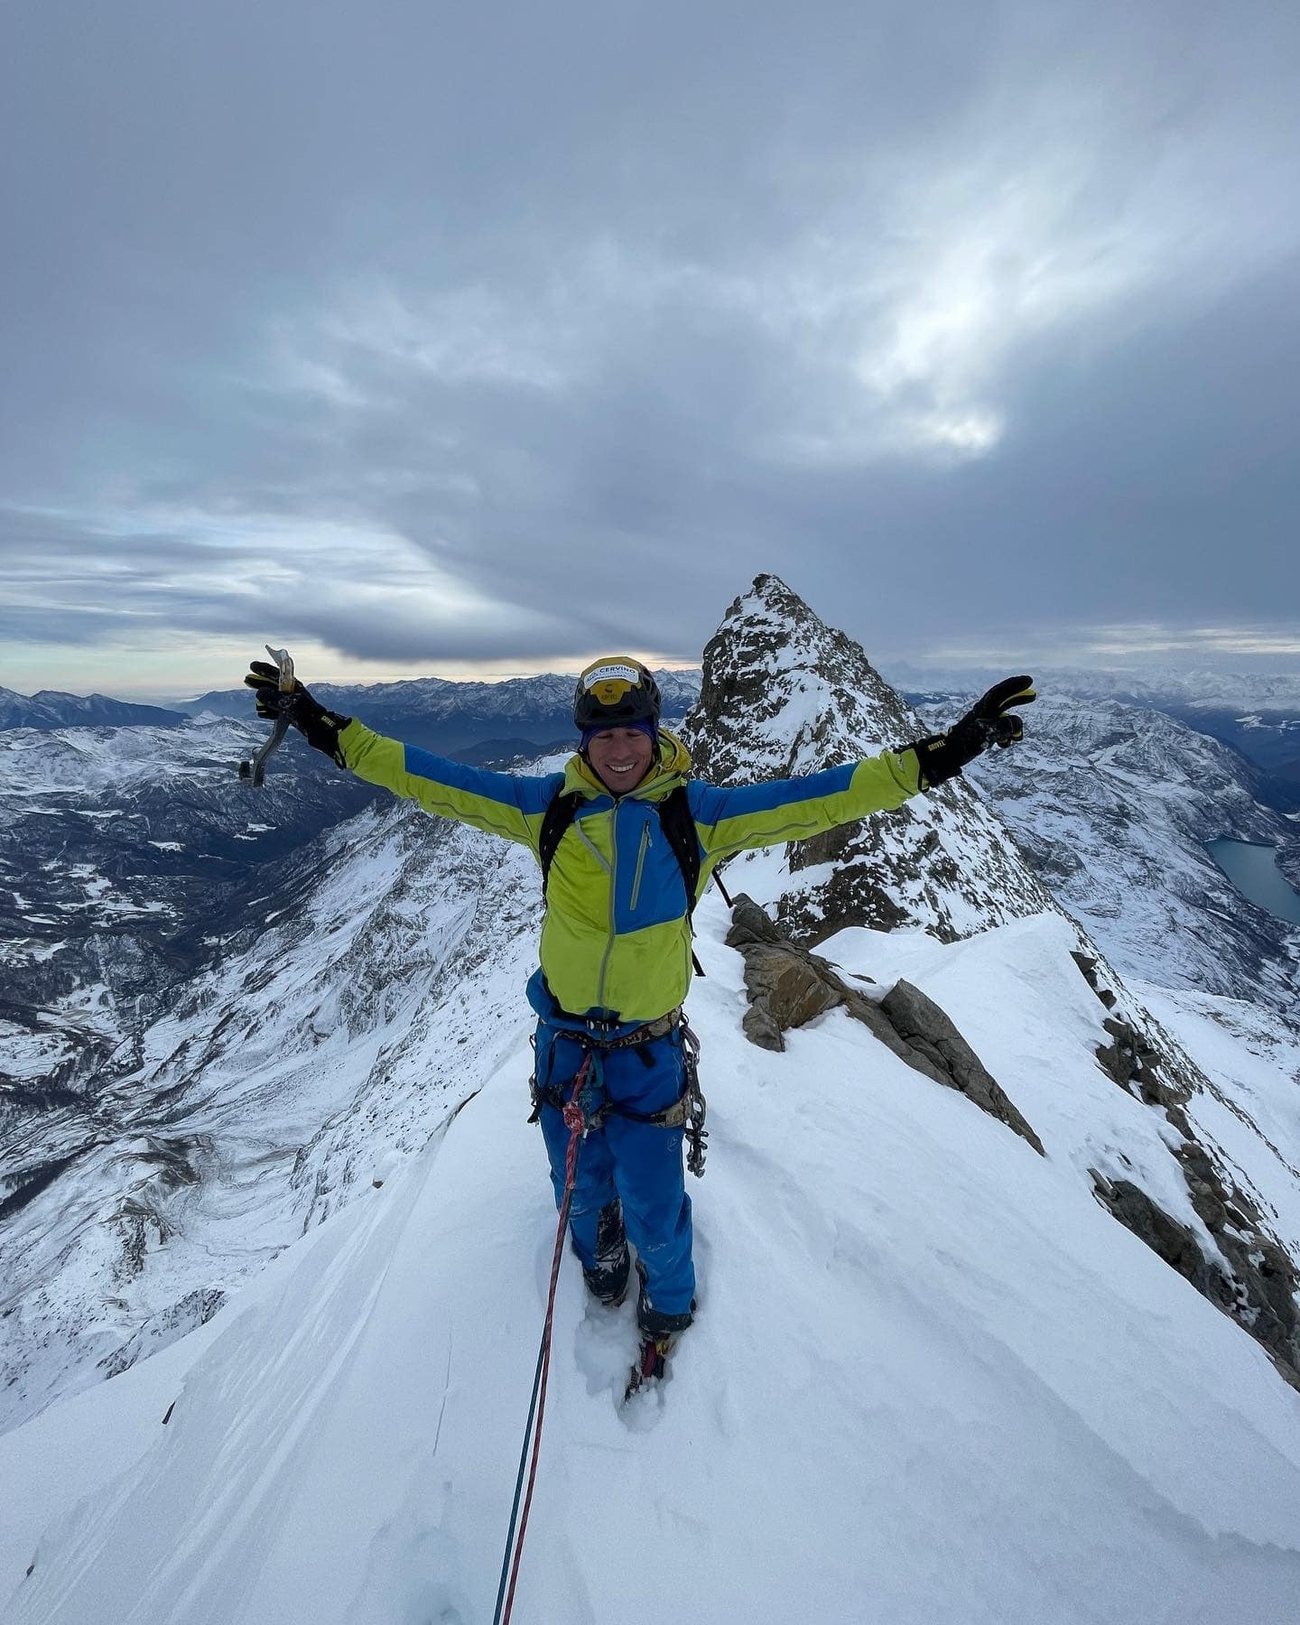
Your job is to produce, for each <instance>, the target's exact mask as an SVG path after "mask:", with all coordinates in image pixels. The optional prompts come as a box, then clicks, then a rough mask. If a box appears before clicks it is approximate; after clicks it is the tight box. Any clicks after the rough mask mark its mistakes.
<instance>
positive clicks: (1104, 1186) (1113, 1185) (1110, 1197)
mask: <svg viewBox="0 0 1300 1625" xmlns="http://www.w3.org/2000/svg"><path fill="white" fill-rule="evenodd" d="M1088 1171H1089V1173H1090V1174H1091V1175H1092V1182H1093V1186H1094V1189H1095V1192H1096V1195H1097V1198H1098V1200H1099V1201H1100V1202H1101V1204H1102V1206H1103V1207H1105V1208H1108V1209H1109V1210H1110V1212H1111V1213H1112V1214H1114V1216H1115V1217H1116V1218H1117V1219H1118V1220H1119V1222H1120V1223H1121V1224H1122V1225H1123V1226H1124V1227H1125V1229H1127V1230H1131V1231H1132V1232H1133V1234H1134V1235H1135V1236H1136V1237H1137V1238H1138V1240H1139V1241H1142V1242H1145V1243H1146V1245H1147V1246H1148V1247H1150V1249H1151V1251H1152V1252H1153V1253H1155V1254H1156V1255H1157V1257H1159V1258H1162V1259H1164V1261H1165V1263H1166V1264H1168V1265H1169V1267H1170V1269H1175V1270H1177V1271H1178V1273H1179V1274H1180V1275H1181V1276H1184V1277H1185V1278H1186V1279H1187V1280H1189V1281H1190V1282H1191V1283H1192V1285H1193V1286H1194V1287H1195V1288H1196V1290H1197V1291H1198V1292H1200V1293H1201V1294H1202V1295H1203V1296H1205V1297H1207V1298H1209V1299H1210V1301H1211V1302H1212V1303H1215V1304H1217V1305H1218V1307H1219V1308H1220V1309H1229V1308H1230V1307H1231V1305H1232V1303H1233V1301H1234V1299H1235V1297H1236V1294H1235V1292H1234V1291H1233V1288H1232V1283H1231V1282H1230V1281H1229V1280H1228V1278H1227V1276H1226V1275H1225V1274H1224V1273H1223V1272H1222V1271H1220V1270H1217V1269H1215V1268H1214V1267H1213V1266H1212V1265H1211V1264H1210V1263H1209V1262H1208V1261H1207V1260H1206V1257H1205V1254H1204V1253H1203V1252H1202V1251H1201V1245H1200V1243H1199V1242H1198V1241H1197V1239H1196V1237H1195V1236H1194V1235H1193V1233H1192V1232H1191V1230H1190V1229H1188V1227H1187V1226H1186V1225H1185V1224H1179V1222H1178V1221H1177V1219H1172V1218H1170V1216H1169V1214H1167V1213H1166V1212H1165V1210H1164V1209H1163V1208H1162V1207H1161V1206H1160V1205H1159V1203H1157V1202H1156V1201H1155V1200H1154V1198H1153V1197H1151V1196H1149V1195H1148V1194H1147V1192H1146V1191H1144V1190H1143V1189H1142V1187H1141V1186H1140V1185H1135V1184H1134V1183H1133V1182H1132V1180H1130V1179H1116V1180H1109V1179H1107V1178H1105V1176H1104V1175H1102V1174H1100V1173H1098V1172H1097V1170H1096V1169H1095V1168H1090V1169H1089V1170H1088Z"/></svg>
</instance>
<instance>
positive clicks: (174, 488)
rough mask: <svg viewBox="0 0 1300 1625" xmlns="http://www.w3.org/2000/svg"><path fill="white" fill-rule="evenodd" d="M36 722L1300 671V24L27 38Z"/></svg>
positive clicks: (395, 30)
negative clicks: (1007, 676) (373, 686)
mask: <svg viewBox="0 0 1300 1625" xmlns="http://www.w3.org/2000/svg"><path fill="white" fill-rule="evenodd" d="M4 19H5V20H4V22H3V24H2V25H0V27H2V28H3V35H4V38H3V40H2V41H0V81H3V82H0V124H2V125H3V128H0V190H2V193H3V198H2V202H3V220H4V223H5V238H6V251H5V253H4V255H3V257H2V259H0V298H2V304H0V309H2V310H3V319H2V321H0V333H2V334H3V338H2V341H0V344H2V349H0V684H3V685H4V686H7V687H10V688H17V689H19V690H21V691H23V692H29V691H31V690H33V689H36V688H40V687H55V688H70V689H74V690H77V691H82V692H84V691H87V690H89V689H92V688H95V689H99V690H102V691H105V692H108V693H117V694H123V695H128V694H132V693H137V694H163V693H172V694H181V693H185V692H197V691H200V690H202V689H204V688H209V687H214V686H221V687H227V686H233V685H234V684H235V683H236V682H237V681H238V678H239V675H240V672H241V670H242V667H243V663H244V661H245V660H246V658H247V657H248V656H249V655H250V654H252V653H256V652H257V651H258V650H259V648H260V646H261V644H262V643H264V642H266V641H271V642H273V643H284V644H287V645H288V646H289V647H290V648H291V649H293V650H294V651H295V653H296V654H297V656H298V661H299V667H300V670H301V671H302V672H303V673H304V675H306V676H307V677H308V678H310V677H311V676H312V675H313V674H314V675H317V676H319V677H326V676H329V677H351V678H354V679H363V680H364V679H366V678H369V677H376V678H377V677H387V676H395V675H415V674H419V673H426V672H437V673H440V674H443V675H447V676H458V675H467V674H470V673H477V674H504V673H508V672H517V671H535V670H539V669H548V668H549V669H573V668H574V667H576V665H578V664H579V663H581V661H582V660H583V659H584V658H587V657H590V656H591V655H592V654H594V653H599V652H603V651H606V650H612V649H624V648H627V649H634V650H638V651H640V652H643V653H646V654H650V655H657V656H661V657H666V658H668V659H670V660H679V661H694V660H696V659H697V658H698V655H699V651H700V648H701V646H702V644H703V642H704V641H705V640H706V639H707V637H708V636H709V634H710V633H711V632H712V630H713V628H714V627H715V626H716V624H717V622H718V620H719V618H720V617H721V615H722V613H723V612H724V610H725V609H726V606H727V604H728V603H729V602H730V600H731V599H732V598H733V597H734V596H735V595H736V593H737V592H739V591H741V590H743V589H744V587H745V586H746V585H747V583H748V581H749V579H750V577H752V576H753V575H754V573H755V572H756V571H758V570H774V571H776V572H777V573H779V574H780V575H782V576H783V577H784V578H785V579H786V580H787V581H788V582H789V583H790V584H791V585H792V586H793V587H794V588H795V589H796V590H797V591H799V592H800V593H802V594H803V596H804V597H805V598H807V599H808V601H809V602H810V603H811V604H812V605H813V607H814V608H815V609H817V610H818V611H819V612H820V613H821V614H822V615H823V616H824V617H825V618H826V619H828V620H830V621H832V622H833V623H834V624H837V625H839V626H841V627H843V628H844V629H845V630H847V631H849V632H850V633H852V634H853V635H854V636H855V637H857V638H860V639H861V640H862V641H863V642H864V643H865V644H866V646H867V648H868V650H869V652H870V653H872V654H873V656H874V657H876V658H877V659H878V660H879V661H880V662H881V663H882V664H884V665H885V667H886V669H888V665H889V663H890V661H902V660H906V661H908V662H910V663H913V664H915V663H917V662H918V661H923V660H926V659H934V660H935V661H937V662H939V663H941V664H944V663H952V662H957V661H960V660H963V659H970V660H979V661H981V662H988V661H992V662H993V663H997V662H998V661H1000V660H1002V659H1003V658H1006V659H1007V660H1010V661H1012V662H1013V663H1015V664H1016V665H1019V664H1020V663H1021V662H1022V661H1026V662H1027V661H1031V660H1034V661H1038V662H1040V663H1041V662H1042V661H1044V660H1048V659H1050V660H1053V661H1054V662H1055V663H1057V664H1061V663H1064V662H1065V661H1067V660H1083V661H1088V660H1093V661H1106V662H1114V663H1124V662H1126V661H1128V660H1131V659H1133V658H1142V657H1144V656H1146V657H1151V656H1158V657H1160V658H1162V659H1166V660H1167V661H1168V662H1169V663H1177V664H1192V663H1195V662H1199V661H1200V660H1202V659H1205V658H1217V659H1220V660H1226V661H1228V663H1230V664H1234V663H1235V664H1237V665H1239V666H1246V665H1250V664H1255V665H1258V664H1259V663H1260V662H1264V663H1268V664H1276V665H1280V666H1290V667H1293V668H1294V667H1296V666H1300V562H1298V560H1300V546H1297V541H1298V539H1300V538H1298V537H1297V520H1296V515H1297V511H1300V455H1298V450H1300V448H1298V446H1297V440H1298V438H1300V436H1298V433H1297V426H1298V425H1300V328H1298V325H1297V311H1298V310H1300V96H1298V95H1297V93H1296V83H1297V73H1298V71H1300V7H1297V6H1296V5H1295V4H1294V0H1251V3H1250V4H1247V5H1237V6H1228V5H1223V4H1219V3H1215V4H1206V3H1202V0H1138V3H1134V0H1122V3H1114V0H1067V3H1059V4H1058V3H1053V0H1033V3H1032V4H1024V5H1022V4H1018V3H1014V0H1007V3H1001V4H988V3H985V0H961V3H957V0H941V3H938V4H931V5H925V4H918V3H917V0H906V3H904V4H894V3H892V0H891V3H885V4H879V3H867V0H843V3H841V0H801V3H800V4H799V5H793V4H779V3H776V0H748V3H744V4H742V3H739V0H727V3H721V0H692V3H690V4H681V3H678V0H656V3H655V4H649V3H641V0H581V3H579V0H548V3H547V4H538V3H537V0H515V3H511V4H504V3H501V0H476V3H473V4H460V3H447V0H442V3H431V0H366V3H365V4H364V5H363V4H361V3H360V0H310V3H309V0H222V3H221V4H213V3H202V4H201V3H200V0H115V3H114V4H112V5H98V6H92V5H87V4H85V3H84V0H82V3H73V0H14V3H11V4H10V5H9V6H7V7H6V8H5V13H4Z"/></svg>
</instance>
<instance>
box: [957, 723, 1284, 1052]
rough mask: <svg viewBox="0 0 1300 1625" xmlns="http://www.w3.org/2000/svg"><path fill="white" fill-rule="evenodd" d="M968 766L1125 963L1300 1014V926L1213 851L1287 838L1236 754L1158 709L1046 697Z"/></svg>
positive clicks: (1181, 983)
mask: <svg viewBox="0 0 1300 1625" xmlns="http://www.w3.org/2000/svg"><path fill="white" fill-rule="evenodd" d="M926 715H927V717H928V718H929V721H930V725H931V726H932V727H933V726H936V725H937V721H936V716H935V713H932V712H929V711H927V713H926ZM966 771H967V775H968V777H969V778H970V779H971V781H972V783H974V784H975V785H977V786H978V787H979V789H980V790H981V791H982V792H983V793H984V794H985V795H986V796H987V797H988V799H989V800H990V801H991V802H992V803H993V804H994V806H995V807H996V808H997V810H998V812H999V813H1000V814H1001V815H1002V817H1003V819H1004V820H1005V821H1006V822H1007V823H1008V824H1009V825H1010V826H1011V828H1012V830H1013V831H1014V832H1015V836H1016V840H1017V842H1018V843H1019V845H1020V848H1021V850H1022V851H1023V852H1024V853H1025V854H1026V856H1027V857H1028V859H1029V861H1030V862H1031V863H1032V864H1033V866H1034V868H1035V870H1036V871H1037V873H1038V875H1039V876H1040V877H1041V878H1042V879H1043V880H1045V881H1046V882H1047V884H1048V885H1050V886H1051V888H1052V890H1053V892H1054V893H1055V895H1056V896H1057V897H1058V898H1059V899H1060V900H1061V902H1063V903H1064V904H1065V905H1066V907H1067V908H1069V909H1070V911H1071V912H1072V913H1073V914H1075V915H1076V916H1077V917H1078V918H1079V919H1080V920H1082V921H1083V922H1084V923H1085V924H1086V926H1087V927H1088V930H1089V931H1090V933H1091V934H1092V936H1093V937H1094V938H1095V940H1096V941H1097V942H1098V943H1100V944H1101V946H1102V947H1103V948H1104V949H1105V951H1106V953H1107V955H1108V957H1109V958H1110V959H1111V960H1112V962H1113V963H1114V964H1116V965H1117V966H1118V967H1119V968H1120V969H1121V970H1122V971H1124V972H1125V973H1131V974H1133V975H1137V976H1143V977H1146V978H1147V979H1148V980H1152V981H1158V982H1161V983H1163V984H1165V985H1166V986H1169V987H1180V988H1200V989H1202V990H1204V991H1205V992H1208V993H1217V994H1221V995H1223V996H1225V997H1229V998H1237V999H1253V1000H1257V1001H1259V1002H1262V1003H1266V1004H1268V1005H1269V1006H1270V1007H1271V1008H1272V1009H1274V1010H1276V1011H1278V1012H1279V1013H1280V1014H1282V1015H1283V1016H1284V1017H1288V1016H1289V1017H1290V1018H1291V1019H1292V1020H1294V1019H1295V1016H1296V1010H1297V1007H1298V1006H1300V931H1297V930H1296V929H1295V927H1293V926H1288V925H1287V924H1286V922H1285V921H1282V920H1279V919H1278V918H1277V917H1276V916H1274V915H1271V914H1268V913H1266V912H1265V911H1264V910H1263V909H1259V908H1256V907H1255V906H1254V905H1253V904H1251V903H1248V902H1247V901H1246V900H1245V899H1244V898H1243V897H1242V896H1241V895H1240V893H1239V892H1237V890H1236V889H1235V888H1234V887H1233V885H1232V884H1231V882H1230V881H1229V880H1228V879H1227V877H1226V876H1225V875H1224V873H1223V871H1222V870H1221V869H1220V868H1219V867H1218V865H1217V864H1216V863H1215V862H1214V861H1213V859H1211V858H1210V856H1209V854H1208V853H1207V852H1206V850H1205V847H1204V842H1205V841H1207V840H1210V839H1212V838H1214V837H1215V836H1219V835H1230V836H1233V837H1234V838H1236V839H1237V840H1243V841H1260V842H1265V843H1268V844H1274V845H1276V844H1279V843H1285V842H1286V840H1287V839H1288V838H1289V834H1290V826H1289V825H1288V824H1287V822H1286V820H1285V819H1284V818H1283V817H1282V816H1281V815H1279V814H1278V813H1276V812H1273V811H1272V810H1270V809H1269V808H1267V807H1264V806H1261V805H1260V804H1259V803H1258V802H1257V801H1256V800H1255V798H1254V793H1253V792H1254V788H1255V786H1254V780H1255V778H1256V774H1255V773H1254V771H1253V770H1252V769H1251V768H1250V767H1249V766H1248V764H1247V763H1246V762H1244V761H1243V760H1242V758H1241V757H1240V756H1239V755H1237V753H1236V752H1235V751H1231V750H1229V749H1227V748H1226V747H1225V746H1223V745H1221V744H1219V743H1218V742H1217V741H1216V740H1213V739H1210V738H1207V737H1206V736H1205V735H1204V734H1200V733H1197V732H1195V731H1194V730H1193V729H1191V728H1188V727H1185V726H1184V725H1183V724H1182V723H1179V722H1176V721H1175V720H1174V719H1173V718H1171V717H1167V716H1164V715H1162V714H1161V713H1160V712H1158V711H1148V710H1141V709H1139V708H1137V707H1135V706H1131V705H1123V704H1120V703H1119V702H1117V701H1102V700H1093V701H1085V700H1076V699H1072V698H1067V697H1065V696H1062V695H1057V694H1051V693H1046V694H1043V695H1042V696H1041V697H1040V698H1039V700H1038V701H1037V703H1036V704H1035V705H1034V706H1033V707H1032V709H1031V710H1030V712H1029V713H1028V714H1027V716H1026V719H1025V739H1024V740H1023V742H1022V743H1021V744H1019V745H1017V746H1016V747H1015V749H1014V750H1009V751H1005V752H1003V751H991V752H989V753H988V755H986V756H984V757H982V758H980V760H979V761H978V762H974V763H972V764H971V766H970V767H969V768H968V769H967V770H966Z"/></svg>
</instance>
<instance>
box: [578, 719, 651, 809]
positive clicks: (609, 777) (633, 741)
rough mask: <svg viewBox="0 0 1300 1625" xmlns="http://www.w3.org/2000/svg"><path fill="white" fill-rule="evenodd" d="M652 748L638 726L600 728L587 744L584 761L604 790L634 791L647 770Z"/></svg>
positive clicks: (621, 792) (645, 734)
mask: <svg viewBox="0 0 1300 1625" xmlns="http://www.w3.org/2000/svg"><path fill="white" fill-rule="evenodd" d="M654 755H655V747H654V742H653V740H652V739H651V738H650V735H649V734H647V733H644V732H643V731H642V730H641V729H640V728H603V729H602V730H601V731H600V733H598V734H595V735H593V737H592V739H591V741H590V743H589V744H588V746H587V760H588V761H589V762H590V763H591V765H592V768H593V769H594V770H595V773H596V775H597V777H598V778H599V779H600V781H601V783H602V784H603V785H604V786H605V788H606V789H607V790H612V791H613V793H614V794H615V795H616V796H621V795H622V794H623V793H624V791H626V790H635V789H636V787H637V785H638V784H640V782H641V780H642V779H643V778H645V776H646V774H647V773H648V772H649V771H650V764H651V762H652V761H653V760H654Z"/></svg>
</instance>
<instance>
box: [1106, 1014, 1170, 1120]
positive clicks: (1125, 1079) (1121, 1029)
mask: <svg viewBox="0 0 1300 1625" xmlns="http://www.w3.org/2000/svg"><path fill="white" fill-rule="evenodd" d="M1102 1025H1103V1026H1104V1027H1105V1029H1106V1031H1107V1032H1108V1033H1109V1034H1110V1035H1111V1039H1112V1040H1113V1042H1111V1043H1109V1044H1099V1045H1098V1046H1097V1059H1098V1061H1099V1062H1100V1063H1101V1069H1102V1071H1103V1072H1105V1073H1106V1074H1107V1075H1108V1076H1109V1077H1112V1078H1114V1080H1115V1082H1116V1083H1117V1084H1119V1086H1120V1088H1121V1089H1123V1090H1125V1092H1126V1093H1128V1094H1136V1095H1137V1096H1138V1098H1139V1099H1140V1100H1143V1101H1145V1103H1146V1104H1147V1105H1148V1106H1166V1107H1167V1106H1179V1105H1182V1104H1183V1102H1185V1101H1187V1100H1189V1099H1190V1098H1191V1093H1192V1090H1191V1084H1190V1083H1189V1082H1187V1081H1186V1080H1184V1079H1182V1078H1180V1077H1178V1076H1177V1075H1176V1074H1175V1072H1174V1068H1173V1066H1172V1064H1171V1060H1170V1058H1169V1057H1167V1056H1162V1055H1161V1053H1160V1051H1159V1050H1158V1049H1157V1048H1156V1046H1155V1045H1154V1044H1153V1043H1151V1042H1150V1040H1148V1039H1147V1038H1146V1037H1145V1036H1144V1035H1143V1034H1142V1033H1140V1032H1139V1031H1138V1030H1137V1029H1136V1028H1135V1027H1134V1026H1133V1025H1132V1023H1131V1022H1128V1021H1122V1020H1121V1019H1120V1018H1119V1017H1118V1016H1107V1017H1106V1020H1105V1021H1104V1022H1103V1024H1102Z"/></svg>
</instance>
